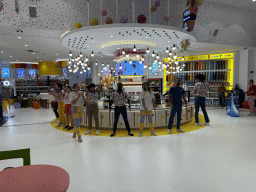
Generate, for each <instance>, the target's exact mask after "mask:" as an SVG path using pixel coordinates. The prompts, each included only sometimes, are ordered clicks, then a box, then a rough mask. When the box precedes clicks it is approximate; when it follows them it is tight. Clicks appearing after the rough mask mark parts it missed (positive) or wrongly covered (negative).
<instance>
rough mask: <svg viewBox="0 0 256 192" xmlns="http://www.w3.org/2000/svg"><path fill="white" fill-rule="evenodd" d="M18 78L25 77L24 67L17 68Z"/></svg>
mask: <svg viewBox="0 0 256 192" xmlns="http://www.w3.org/2000/svg"><path fill="white" fill-rule="evenodd" d="M17 75H18V78H25V70H24V69H17Z"/></svg>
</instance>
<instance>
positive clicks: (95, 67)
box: [91, 62, 101, 84]
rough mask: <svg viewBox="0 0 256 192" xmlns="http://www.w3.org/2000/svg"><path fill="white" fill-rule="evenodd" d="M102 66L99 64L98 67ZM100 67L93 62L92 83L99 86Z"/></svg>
mask: <svg viewBox="0 0 256 192" xmlns="http://www.w3.org/2000/svg"><path fill="white" fill-rule="evenodd" d="M100 64H101V63H100V62H98V65H100ZM98 65H95V62H93V65H92V67H91V69H92V82H93V83H94V84H99V75H98V73H99V67H98Z"/></svg>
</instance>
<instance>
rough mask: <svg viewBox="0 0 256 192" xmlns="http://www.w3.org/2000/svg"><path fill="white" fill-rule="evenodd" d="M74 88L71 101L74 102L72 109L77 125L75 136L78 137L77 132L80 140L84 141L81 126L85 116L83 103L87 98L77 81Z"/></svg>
mask: <svg viewBox="0 0 256 192" xmlns="http://www.w3.org/2000/svg"><path fill="white" fill-rule="evenodd" d="M73 89H74V92H72V93H71V94H70V101H71V104H72V108H71V111H72V117H73V120H74V125H75V127H74V132H73V138H76V134H77V136H78V141H79V142H82V138H81V130H80V126H81V123H82V118H83V105H84V102H85V100H86V99H85V97H84V93H83V92H81V91H80V86H79V85H78V84H77V83H75V84H74V86H73Z"/></svg>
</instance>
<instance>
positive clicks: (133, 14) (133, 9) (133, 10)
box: [132, 0, 135, 23]
mask: <svg viewBox="0 0 256 192" xmlns="http://www.w3.org/2000/svg"><path fill="white" fill-rule="evenodd" d="M134 18H135V7H134V0H132V22H133V23H134Z"/></svg>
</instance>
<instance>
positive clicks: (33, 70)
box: [28, 69, 36, 78]
mask: <svg viewBox="0 0 256 192" xmlns="http://www.w3.org/2000/svg"><path fill="white" fill-rule="evenodd" d="M28 76H29V78H36V70H35V69H30V70H28Z"/></svg>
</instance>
